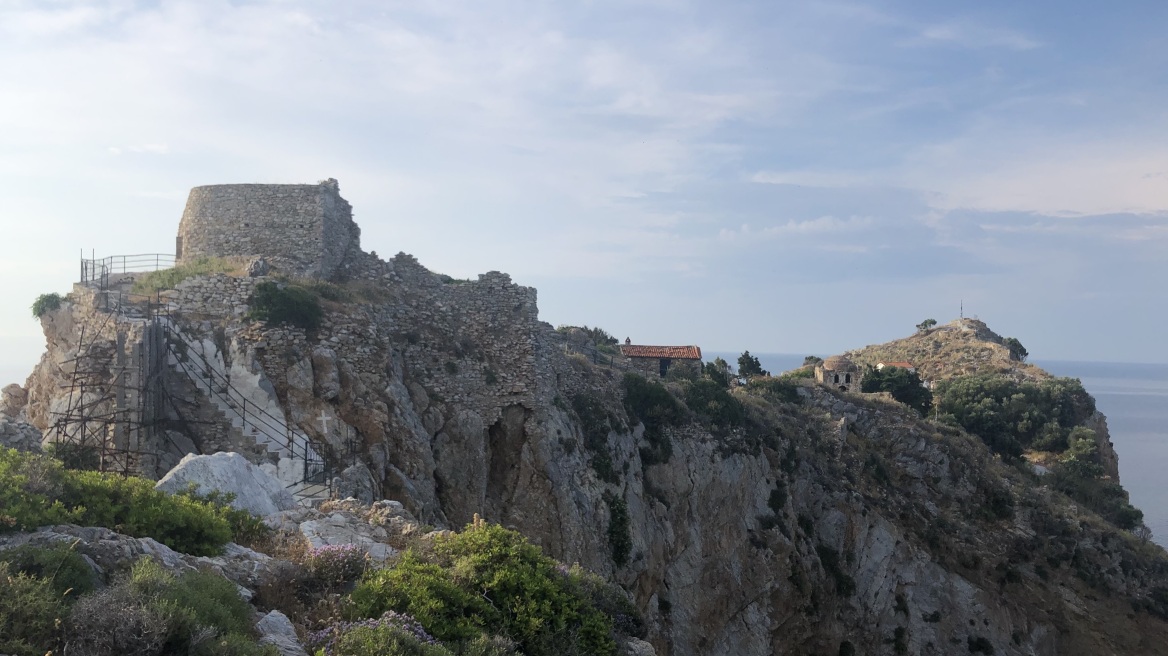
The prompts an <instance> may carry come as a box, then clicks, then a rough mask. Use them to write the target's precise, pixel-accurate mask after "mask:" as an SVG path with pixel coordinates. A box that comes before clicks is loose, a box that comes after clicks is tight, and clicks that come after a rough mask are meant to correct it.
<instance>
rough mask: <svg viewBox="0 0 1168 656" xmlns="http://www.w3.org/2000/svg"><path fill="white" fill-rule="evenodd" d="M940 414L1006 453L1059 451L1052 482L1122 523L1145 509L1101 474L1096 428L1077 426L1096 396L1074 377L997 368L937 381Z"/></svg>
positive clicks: (1131, 524) (1135, 520) (1128, 525)
mask: <svg viewBox="0 0 1168 656" xmlns="http://www.w3.org/2000/svg"><path fill="white" fill-rule="evenodd" d="M936 392H937V400H938V406H939V411H940V413H941V417H942V420H944V421H947V422H949V423H953V424H955V425H959V426H961V427H962V428H964V429H965V430H967V431H969V432H970V433H972V434H974V435H977V436H978V437H980V438H981V439H982V440H983V441H985V443H986V444H987V445H988V446H989V447H990V448H991V449H992V450H993V451H994V452H995V453H998V454H1000V455H1001V456H1002V457H1003V458H1005V459H1017V458H1019V457H1020V456H1021V455H1022V453H1023V452H1024V451H1027V450H1033V451H1046V452H1050V453H1054V454H1056V455H1057V459H1056V461H1055V463H1054V465H1053V471H1052V473H1051V474H1050V476H1051V478H1050V482H1051V484H1052V486H1053V487H1054V488H1055V489H1057V490H1059V491H1061V492H1063V493H1065V494H1066V495H1067V496H1069V497H1071V498H1072V499H1075V500H1076V501H1078V502H1080V503H1082V504H1084V505H1085V506H1087V507H1089V508H1091V509H1092V510H1094V511H1095V512H1097V513H1099V514H1100V515H1102V516H1103V517H1104V518H1105V519H1107V520H1108V521H1110V522H1111V523H1113V524H1115V525H1116V526H1119V527H1120V528H1124V529H1129V530H1130V529H1134V528H1137V527H1138V526H1139V525H1140V523H1141V522H1142V521H1143V513H1142V512H1140V511H1139V510H1138V509H1137V508H1135V507H1133V506H1132V505H1131V503H1130V502H1129V500H1128V494H1127V491H1125V490H1124V489H1123V487H1122V486H1121V485H1120V484H1119V483H1118V482H1116V481H1113V480H1111V479H1110V477H1107V476H1105V473H1104V471H1103V467H1102V466H1101V464H1100V460H1099V453H1098V444H1097V441H1096V436H1095V433H1094V431H1092V430H1090V429H1088V428H1086V427H1085V426H1083V424H1084V422H1086V421H1087V420H1088V419H1089V418H1090V417H1091V416H1092V415H1093V414H1094V413H1095V401H1094V399H1092V398H1091V395H1090V394H1088V393H1087V390H1085V389H1084V388H1083V385H1082V383H1080V382H1079V381H1078V380H1077V379H1074V378H1049V379H1045V380H1041V381H1037V382H1030V381H1022V382H1019V381H1016V380H1014V379H1012V378H1009V377H1007V376H1003V375H1000V374H981V375H976V376H962V377H958V378H952V379H950V380H946V381H942V382H941V383H939V384H938V385H937V389H936Z"/></svg>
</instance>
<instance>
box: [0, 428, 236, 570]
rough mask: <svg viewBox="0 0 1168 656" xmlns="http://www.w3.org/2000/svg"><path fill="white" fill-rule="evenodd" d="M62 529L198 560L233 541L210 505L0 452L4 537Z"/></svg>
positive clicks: (142, 483) (133, 481) (137, 481)
mask: <svg viewBox="0 0 1168 656" xmlns="http://www.w3.org/2000/svg"><path fill="white" fill-rule="evenodd" d="M63 523H72V524H80V525H82V526H103V527H106V528H110V529H113V530H116V531H118V532H119V533H125V534H127V535H131V536H134V537H151V538H154V539H155V540H158V541H159V542H161V543H163V544H165V545H166V546H168V547H170V548H172V549H174V550H176V551H181V552H183V553H189V554H193V555H196V556H211V555H215V554H217V553H219V551H220V549H221V548H222V547H223V545H224V544H226V543H227V542H228V541H230V540H231V528H230V525H229V523H228V522H227V520H226V519H224V517H223V516H222V514H221V511H220V510H218V509H217V508H216V507H215V506H214V505H213V504H211V503H208V502H205V501H199V500H196V499H193V498H190V497H186V496H182V495H176V496H170V495H168V494H166V493H164V492H159V491H157V490H155V489H154V484H153V483H152V482H150V481H147V480H144V479H141V478H134V477H126V478H123V477H121V476H116V475H113V474H102V473H99V472H89V471H71V470H66V469H65V468H64V467H63V466H62V465H61V463H60V462H58V461H56V460H53V459H52V458H49V457H48V456H42V455H38V454H31V453H22V452H19V451H16V450H14V449H8V448H4V447H0V531H3V530H23V531H29V530H33V529H35V528H37V527H39V526H45V525H48V524H63Z"/></svg>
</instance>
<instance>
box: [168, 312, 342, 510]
mask: <svg viewBox="0 0 1168 656" xmlns="http://www.w3.org/2000/svg"><path fill="white" fill-rule="evenodd" d="M167 335H168V338H167V349H168V352H169V354H170V355H171V356H173V357H174V360H173V361H174V362H175V367H176V368H177V369H179V370H180V371H182V372H183V373H185V374H186V375H187V377H188V378H189V379H190V380H191V381H192V382H194V383H196V385H199V384H200V383H201V385H200V387H205V388H206V394H207V397H208V399H211V398H212V397H216V396H217V397H218V398H219V399H221V400H222V401H224V403H225V405H227V406H228V407H229V408H230V409H231V411H232V412H233V413H234V414H235V415H236V416H237V417H238V418H239V419H240V423H241V424H242V426H241V427H240V431H241V433H242V434H244V435H247V430H248V429H249V428H250V429H251V430H252V431H253V434H252V435H251V437H253V438H255V437H256V435H255V433H256V432H260V433H263V434H264V436H265V437H267V438H268V439H270V440H272V441H273V443H274V444H276V445H278V447H282V448H284V449H286V450H287V452H288V457H289V458H291V459H292V460H293V461H299V462H300V464H301V467H302V471H301V472H300V477H299V480H298V481H296V482H294V483H292V484H290V485H289V487H294V486H297V485H304V486H328V485H329V483H330V481H331V478H332V476H333V475H335V474H336V473H338V472H337V471H336V470H335V469H334V468H332V467H329V465H328V462H327V461H326V460H325V458H324V456H323V455H322V454H320V453H319V452H318V451H317V450H316V449H315V448H313V445H312V441H311V440H310V438H308V437H307V436H305V435H302V434H300V433H298V432H297V431H296V430H294V429H293V427H292V423H291V422H290V421H288V420H287V419H285V418H280V417H276V416H274V415H272V414H271V413H269V412H268V411H267V410H266V409H265V408H263V407H262V406H259V405H256V403H255V402H254V401H251V400H250V399H248V398H247V396H246V395H244V394H243V393H242V392H240V391H239V390H238V389H237V388H236V387H235V386H234V385H233V384H232V383H231V379H230V378H229V377H227V376H226V375H225V374H224V373H222V372H220V371H219V370H218V368H217V367H215V366H214V364H212V363H211V362H210V361H209V360H208V359H207V356H206V355H205V354H204V353H200V352H199V351H197V350H195V349H191V348H190V347H189V345H186V344H185V340H183V339H182V338H181V337H177V336H174V335H171V331H170V330H168V331H167ZM179 342H183V343H184V346H183V347H179V346H178V344H179ZM187 361H189V363H188V362H187ZM224 414H225V416H226V418H227V420H228V422H230V421H231V415H230V414H228V413H226V412H225V413H224ZM277 438H282V440H277ZM346 446H347V448H348V449H350V450H351V451H350V452H349V453H345V454H342V459H343V460H350V459H353V458H354V456H355V455H356V453H355V451H356V448H355V443H352V442H350V443H349V444H346Z"/></svg>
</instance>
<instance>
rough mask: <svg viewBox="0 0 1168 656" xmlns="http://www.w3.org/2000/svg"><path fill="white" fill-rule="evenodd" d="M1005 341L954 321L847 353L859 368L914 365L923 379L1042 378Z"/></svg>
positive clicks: (974, 324)
mask: <svg viewBox="0 0 1168 656" xmlns="http://www.w3.org/2000/svg"><path fill="white" fill-rule="evenodd" d="M1005 342H1006V340H1005V338H1003V337H1002V336H1001V335H999V334H997V333H995V332H994V331H992V330H990V327H989V326H987V325H986V323H985V322H984V321H980V320H978V319H954V320H953V321H951V322H949V323H947V324H942V325H938V326H933V327H930V328H924V329H918V330H917V332H916V333H914V334H912V335H909V336H908V337H904V338H901V339H896V340H893V341H891V342H887V343H884V344H873V345H869V346H865V347H864V348H861V349H856V350H852V351H848V352H847V356H848V357H850V358H851V359H852V360H854V361H855V362H856V363H857V364H859V365H866V366H870V367H875V366H876V365H877V363H879V362H911V363H912V364H913V366H915V367H916V368H917V371H918V372H919V373H920V376H921V378H922V379H923V380H929V381H941V380H946V379H949V378H953V377H955V376H963V375H970V374H974V373H1001V374H1005V375H1009V376H1011V377H1014V378H1018V379H1022V378H1026V379H1041V378H1047V377H1049V374H1047V373H1046V372H1045V371H1043V370H1042V369H1040V368H1039V367H1036V366H1034V365H1031V364H1027V363H1025V362H1023V361H1020V360H1019V359H1018V358H1017V357H1015V356H1014V355H1012V354H1011V353H1010V349H1009V348H1008V347H1007V346H1006V343H1005Z"/></svg>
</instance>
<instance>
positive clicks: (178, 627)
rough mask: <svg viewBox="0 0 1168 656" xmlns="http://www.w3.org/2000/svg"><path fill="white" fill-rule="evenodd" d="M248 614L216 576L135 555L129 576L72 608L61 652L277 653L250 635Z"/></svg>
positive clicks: (100, 655)
mask: <svg viewBox="0 0 1168 656" xmlns="http://www.w3.org/2000/svg"><path fill="white" fill-rule="evenodd" d="M253 613H254V611H253V610H252V608H251V606H250V605H249V604H248V603H247V602H246V601H244V600H243V598H241V597H240V596H239V592H238V590H237V589H236V587H235V584H234V583H231V582H230V581H228V580H227V579H225V578H223V577H221V576H218V575H216V574H212V573H209V572H186V573H184V574H182V575H180V576H176V575H174V574H172V573H170V572H168V571H166V570H164V569H163V568H162V566H161V565H159V564H158V563H156V562H155V561H153V560H151V559H150V558H142V559H141V560H139V561H138V562H137V563H135V564H134V567H133V569H132V570H131V571H130V575H129V577H127V578H126V579H124V580H122V581H119V582H118V583H116V584H115V585H112V586H110V587H109V588H106V589H105V590H102V591H101V592H98V593H95V594H93V595H90V596H87V597H82V598H81V600H79V601H78V602H77V604H76V605H75V606H74V607H73V610H72V612H71V613H70V616H69V621H68V624H67V626H68V633H69V635H68V639H69V642H70V651H69V652H68V653H78V654H83V655H86V656H116V655H120V654H143V655H146V654H187V655H189V656H277V652H276V650H275V648H274V647H270V646H266V647H262V646H260V645H259V644H257V643H256V641H255V639H254V638H253V637H252V635H251V634H252V625H253V617H252V616H253Z"/></svg>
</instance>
